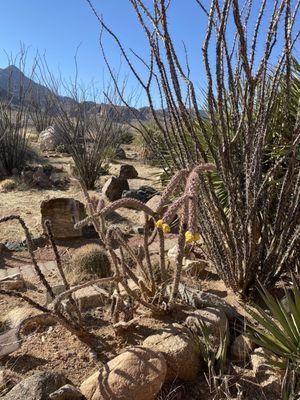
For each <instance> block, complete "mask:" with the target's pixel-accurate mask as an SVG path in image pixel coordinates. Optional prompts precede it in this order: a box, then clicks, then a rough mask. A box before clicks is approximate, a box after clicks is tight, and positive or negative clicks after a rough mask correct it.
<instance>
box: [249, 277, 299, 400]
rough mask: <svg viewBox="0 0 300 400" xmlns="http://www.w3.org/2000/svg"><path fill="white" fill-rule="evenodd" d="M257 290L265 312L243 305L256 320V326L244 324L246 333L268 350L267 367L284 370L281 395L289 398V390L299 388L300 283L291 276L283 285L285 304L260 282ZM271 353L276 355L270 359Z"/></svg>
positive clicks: (258, 308)
mask: <svg viewBox="0 0 300 400" xmlns="http://www.w3.org/2000/svg"><path fill="white" fill-rule="evenodd" d="M259 291H260V294H261V297H262V299H263V300H264V302H265V304H266V306H267V311H265V310H264V309H262V308H261V307H259V306H257V305H256V306H255V311H253V310H252V309H249V308H247V311H248V313H249V314H250V315H251V316H252V318H253V319H254V320H255V322H256V323H258V325H257V326H255V325H253V324H251V325H249V326H248V328H247V335H248V337H249V338H250V339H251V340H252V341H254V342H255V343H256V344H257V345H259V346H261V347H263V348H264V349H267V350H269V351H270V352H271V353H269V354H270V358H269V359H268V362H269V364H270V366H273V367H274V366H275V367H278V368H281V369H285V370H286V374H285V377H284V380H283V395H284V398H286V399H289V398H293V397H291V396H292V393H293V392H297V390H300V379H299V378H300V284H299V281H297V279H296V278H295V277H293V287H292V289H291V290H288V289H286V288H285V298H286V303H285V304H283V303H282V302H281V301H280V300H279V299H277V298H275V297H273V296H272V295H271V294H270V293H269V292H268V290H267V289H265V288H264V287H263V286H262V285H260V289H259ZM267 354H268V353H267ZM271 355H275V356H277V357H278V358H276V360H274V358H273V357H272V356H271Z"/></svg>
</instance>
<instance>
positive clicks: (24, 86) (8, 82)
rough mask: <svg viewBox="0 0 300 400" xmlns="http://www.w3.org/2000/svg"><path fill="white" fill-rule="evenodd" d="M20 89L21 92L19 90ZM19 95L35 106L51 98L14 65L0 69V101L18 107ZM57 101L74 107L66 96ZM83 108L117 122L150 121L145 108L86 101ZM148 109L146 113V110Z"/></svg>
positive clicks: (47, 91)
mask: <svg viewBox="0 0 300 400" xmlns="http://www.w3.org/2000/svg"><path fill="white" fill-rule="evenodd" d="M20 88H21V90H20ZM20 93H23V95H24V93H27V94H28V97H29V93H30V99H29V98H28V101H32V102H36V103H37V104H41V99H45V98H47V97H48V96H49V95H52V96H53V93H51V91H50V90H49V89H48V88H47V87H45V86H43V85H41V84H39V83H37V82H35V81H34V80H33V79H31V78H28V77H27V76H26V75H25V74H24V73H23V72H22V71H20V69H18V68H17V67H16V66H14V65H10V66H8V67H7V68H4V69H1V68H0V101H1V100H4V99H7V98H8V99H9V100H10V101H11V104H12V105H14V106H18V105H20V96H22V95H20ZM57 97H58V99H59V100H60V101H61V102H63V103H64V104H67V105H68V106H69V108H70V109H71V108H72V107H71V106H72V105H74V100H73V99H71V98H70V97H66V96H57ZM85 106H87V107H88V109H89V112H99V110H100V109H102V110H105V111H106V112H107V111H109V113H110V114H111V115H113V116H114V118H117V119H118V121H119V122H123V123H125V122H130V121H131V120H133V119H136V118H137V116H138V118H139V119H141V120H143V121H146V120H148V119H150V109H149V108H147V107H143V108H141V109H140V110H138V109H135V111H134V112H131V111H130V110H128V109H127V108H126V107H122V106H112V105H109V104H101V105H100V104H97V103H95V102H92V101H86V102H85ZM147 109H148V113H147V112H146V110H147Z"/></svg>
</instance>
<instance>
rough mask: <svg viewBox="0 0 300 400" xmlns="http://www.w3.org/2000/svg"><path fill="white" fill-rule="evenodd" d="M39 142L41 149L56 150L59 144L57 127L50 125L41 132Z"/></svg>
mask: <svg viewBox="0 0 300 400" xmlns="http://www.w3.org/2000/svg"><path fill="white" fill-rule="evenodd" d="M38 143H39V146H40V150H41V151H54V150H55V149H56V147H57V145H58V140H57V137H56V135H55V128H54V127H53V126H49V128H47V129H45V130H44V131H42V132H41V133H40V134H39V138H38Z"/></svg>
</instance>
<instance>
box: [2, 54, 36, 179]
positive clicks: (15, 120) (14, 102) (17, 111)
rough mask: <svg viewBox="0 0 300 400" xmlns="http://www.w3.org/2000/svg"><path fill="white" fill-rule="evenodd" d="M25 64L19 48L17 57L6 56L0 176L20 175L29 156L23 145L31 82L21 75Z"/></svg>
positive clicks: (30, 153) (25, 145) (26, 145)
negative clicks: (27, 99)
mask: <svg viewBox="0 0 300 400" xmlns="http://www.w3.org/2000/svg"><path fill="white" fill-rule="evenodd" d="M26 61H27V51H26V49H24V48H23V47H22V48H21V50H20V52H19V54H17V56H15V57H12V56H8V64H9V66H8V67H7V68H6V69H5V70H4V73H5V74H6V76H5V82H6V86H5V88H3V95H2V96H1V99H0V137H1V141H0V176H9V175H11V174H12V173H14V172H20V170H21V169H22V168H23V167H24V165H25V164H26V162H27V161H28V159H29V158H30V157H31V155H32V151H30V149H29V147H28V142H27V128H28V122H29V113H28V103H27V101H26V98H27V95H28V93H29V91H30V88H31V80H30V79H28V78H27V77H26V76H25V74H24V72H25V69H26ZM32 73H33V69H32V71H31V74H32Z"/></svg>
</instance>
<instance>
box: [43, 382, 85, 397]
mask: <svg viewBox="0 0 300 400" xmlns="http://www.w3.org/2000/svg"><path fill="white" fill-rule="evenodd" d="M49 399H50V400H84V399H85V397H84V396H83V394H82V393H81V392H80V391H79V390H78V389H76V387H75V386H73V385H69V384H68V385H64V386H62V387H61V388H60V389H58V390H56V391H55V392H53V393H51V394H50V396H49Z"/></svg>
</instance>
